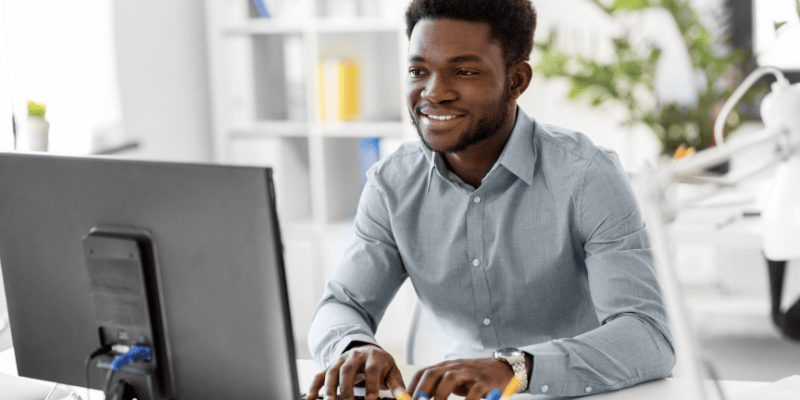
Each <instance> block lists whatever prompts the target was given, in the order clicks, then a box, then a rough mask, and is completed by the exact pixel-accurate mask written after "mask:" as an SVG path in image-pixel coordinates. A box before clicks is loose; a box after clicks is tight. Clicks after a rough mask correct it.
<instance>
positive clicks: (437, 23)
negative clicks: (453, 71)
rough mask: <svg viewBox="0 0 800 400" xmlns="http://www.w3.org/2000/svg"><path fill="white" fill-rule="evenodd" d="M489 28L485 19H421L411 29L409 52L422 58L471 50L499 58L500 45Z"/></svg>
mask: <svg viewBox="0 0 800 400" xmlns="http://www.w3.org/2000/svg"><path fill="white" fill-rule="evenodd" d="M491 29H492V28H491V26H490V25H489V24H488V23H486V22H473V21H463V20H455V19H447V18H438V19H422V20H420V21H419V22H417V24H416V25H415V26H414V30H413V31H412V32H411V37H410V38H409V45H408V54H409V56H410V57H412V58H413V57H414V56H420V57H422V58H425V59H429V58H440V57H441V58H450V57H452V56H460V55H466V54H473V55H479V56H482V57H485V58H488V59H489V60H490V61H494V60H495V59H496V60H498V61H499V60H501V59H502V55H503V49H502V47H501V45H500V43H499V42H498V41H497V40H494V39H493V38H492V35H491V32H492V30H491Z"/></svg>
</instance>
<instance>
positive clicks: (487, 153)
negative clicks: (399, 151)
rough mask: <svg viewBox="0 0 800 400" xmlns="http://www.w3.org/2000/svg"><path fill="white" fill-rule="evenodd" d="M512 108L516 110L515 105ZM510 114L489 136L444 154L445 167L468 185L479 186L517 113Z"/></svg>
mask: <svg viewBox="0 0 800 400" xmlns="http://www.w3.org/2000/svg"><path fill="white" fill-rule="evenodd" d="M514 110H515V111H516V107H515V109H514ZM511 115H512V117H511V118H509V119H508V120H507V121H506V123H505V124H503V126H502V127H501V128H500V130H499V131H498V132H497V133H495V134H494V135H493V136H491V137H490V138H488V139H486V140H484V141H483V142H480V143H477V144H475V145H474V146H471V147H469V148H467V149H465V150H464V151H460V152H458V153H446V154H444V160H445V162H446V163H447V167H448V168H449V169H450V170H451V171H453V173H454V174H456V175H458V177H459V178H461V180H463V181H464V182H466V183H468V184H469V185H470V186H472V187H474V188H476V189H477V188H478V187H480V186H481V181H483V178H484V177H485V176H486V174H488V173H489V170H491V169H492V166H493V165H494V163H495V162H497V159H498V158H500V154H501V153H502V152H503V149H504V148H505V147H506V142H508V138H509V137H510V136H511V131H512V130H513V129H514V123H515V121H516V115H517V114H516V112H514V113H512V114H511Z"/></svg>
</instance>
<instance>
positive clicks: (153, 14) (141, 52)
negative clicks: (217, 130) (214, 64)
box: [113, 0, 211, 162]
mask: <svg viewBox="0 0 800 400" xmlns="http://www.w3.org/2000/svg"><path fill="white" fill-rule="evenodd" d="M113 15H114V35H115V45H116V52H117V66H118V75H119V85H120V92H121V97H122V110H123V115H124V118H123V121H124V129H125V133H126V136H127V137H129V138H138V139H139V141H140V145H141V148H140V149H139V150H137V151H136V152H135V153H133V154H131V155H133V156H135V157H137V158H146V159H159V160H176V161H201V162H202V161H210V160H211V121H210V111H209V90H208V77H207V58H206V40H205V22H204V21H205V17H204V14H203V5H202V2H199V1H196V0H170V1H162V0H135V1H134V0H115V1H114V2H113ZM129 154H130V153H129Z"/></svg>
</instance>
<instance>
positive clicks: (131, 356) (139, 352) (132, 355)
mask: <svg viewBox="0 0 800 400" xmlns="http://www.w3.org/2000/svg"><path fill="white" fill-rule="evenodd" d="M152 359H153V357H152V350H151V349H150V347H149V346H139V345H136V346H132V347H131V349H130V350H129V351H128V352H127V353H125V354H119V355H117V356H116V357H114V361H112V362H111V369H113V370H115V371H116V370H118V369H120V368H121V367H123V366H125V365H128V364H130V363H135V362H140V361H150V360H152Z"/></svg>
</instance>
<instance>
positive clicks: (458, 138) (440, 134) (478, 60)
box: [406, 19, 511, 153]
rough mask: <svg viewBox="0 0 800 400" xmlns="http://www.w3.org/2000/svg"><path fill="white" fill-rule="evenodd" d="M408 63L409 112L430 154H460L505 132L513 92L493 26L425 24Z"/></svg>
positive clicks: (420, 26)
mask: <svg viewBox="0 0 800 400" xmlns="http://www.w3.org/2000/svg"><path fill="white" fill-rule="evenodd" d="M408 59H409V70H408V76H407V92H406V95H407V98H408V111H409V114H411V120H412V121H413V122H414V126H415V127H416V128H417V132H418V133H419V136H420V138H421V139H422V142H423V143H424V144H425V145H426V146H427V147H428V148H429V149H431V150H434V151H438V152H443V153H456V152H460V151H462V150H465V149H467V148H469V147H471V146H472V145H475V144H477V143H480V142H482V141H484V140H486V139H488V138H490V137H492V136H493V135H494V134H496V133H497V132H498V131H499V130H500V128H501V126H502V125H503V123H504V122H505V121H506V119H507V117H508V114H509V101H510V95H511V92H510V90H509V82H508V78H507V76H506V69H505V61H504V58H503V48H502V47H501V45H500V43H499V42H497V41H495V40H493V39H492V38H491V27H490V26H489V24H487V23H484V22H469V21H462V20H453V19H435V20H431V19H423V20H421V21H419V22H418V23H417V24H416V26H414V30H413V31H412V32H411V38H410V40H409V48H408Z"/></svg>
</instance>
